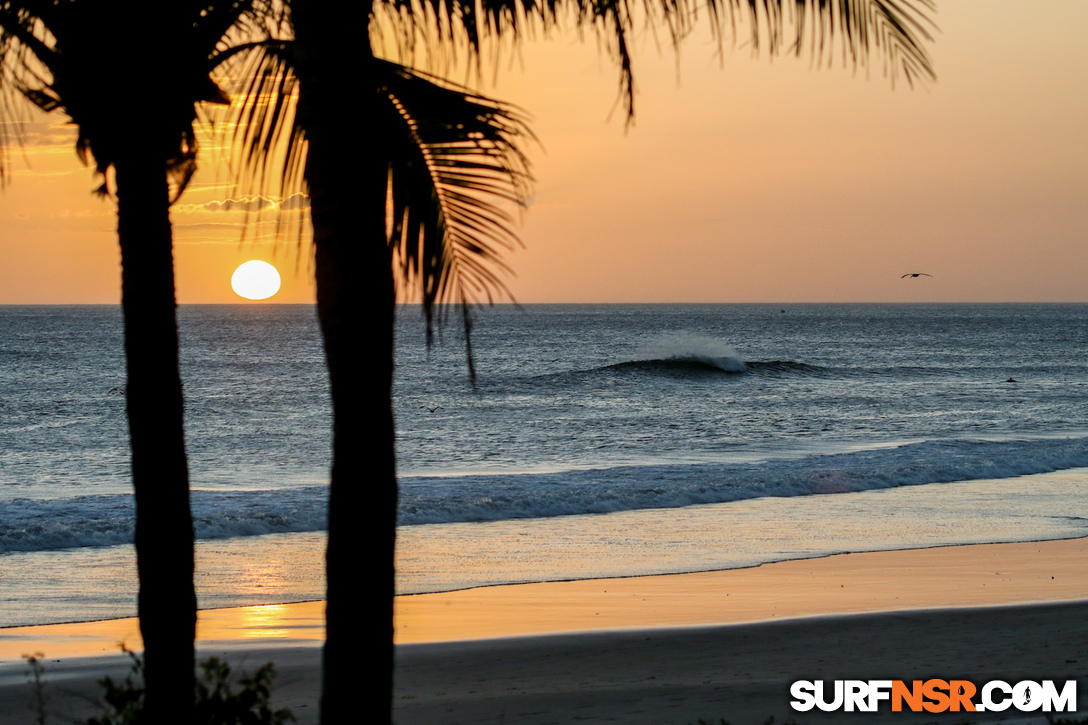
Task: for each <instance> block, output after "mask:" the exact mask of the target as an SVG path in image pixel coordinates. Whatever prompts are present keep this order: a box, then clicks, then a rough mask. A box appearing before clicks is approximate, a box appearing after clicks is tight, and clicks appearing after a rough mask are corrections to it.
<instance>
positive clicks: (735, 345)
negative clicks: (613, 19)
mask: <svg viewBox="0 0 1088 725" xmlns="http://www.w3.org/2000/svg"><path fill="white" fill-rule="evenodd" d="M179 321H180V331H181V337H182V376H183V380H184V384H185V394H186V415H187V419H186V429H187V447H188V453H189V463H190V469H191V480H192V486H193V508H194V518H195V526H196V533H197V537H198V540H199V541H198V569H199V572H198V588H199V597H200V602H201V606H204V607H208V606H228V605H238V604H252V603H264V602H277V601H279V602H282V601H298V600H303V599H314V598H320V597H321V595H322V593H323V581H322V574H321V565H322V557H321V550H322V547H323V533H322V529H323V525H324V515H325V511H324V498H325V482H326V479H327V474H326V469H327V466H328V462H329V461H328V459H329V434H328V430H329V425H330V415H329V405H328V387H327V382H326V380H325V374H324V368H323V359H322V353H321V345H320V335H319V332H318V329H317V326H316V321H315V319H314V312H313V309H312V308H311V307H309V306H291V305H253V306H246V305H234V306H185V307H182V308H180V310H179ZM364 342H365V341H364ZM363 349H364V350H365V349H366V348H365V345H364V346H363ZM473 350H474V354H475V363H476V368H477V380H476V382H475V384H473V383H472V381H470V379H469V376H468V373H467V367H466V363H465V349H464V344H463V340H462V339H461V336H460V331H459V325H458V324H456V320H451V324H449V325H448V326H446V327H445V328H443V329H442V330H441V331H440V335H439V339H438V341H437V343H436V344H435V345H433V346H432V347H430V348H428V347H427V346H426V344H425V335H424V327H423V323H422V320H421V316H420V313H419V310H418V309H417V308H414V307H404V308H402V309H401V310H399V317H398V330H397V365H398V367H397V373H396V380H395V390H394V398H395V406H396V425H397V455H398V466H399V471H400V475H401V504H400V523H401V528H400V534H399V561H398V568H399V575H398V576H399V579H398V588H399V589H400V591H402V592H421V591H437V590H446V589H455V588H463V587H468V586H477V585H482V584H493V583H500V582H514V581H533V580H543V579H571V578H583V577H600V576H618V575H638V574H650V573H666V572H680V571H699V570H707V569H715V568H725V567H732V566H750V565H753V564H758V563H763V562H768V561H777V560H783V559H790V558H802V557H810V556H823V555H827V554H830V553H835V552H840V551H867V550H880V549H894V548H911V547H917V546H939V545H950V544H959V543H972V542H989V541H1026V540H1036V539H1052V538H1066V537H1073V536H1082V535H1088V504H1086V503H1085V501H1088V496H1086V494H1088V421H1086V418H1085V413H1086V411H1088V355H1085V350H1088V305H785V306H783V305H528V306H524V307H520V308H519V307H514V306H498V307H494V308H486V309H481V310H479V311H478V313H477V315H476V325H475V328H474V334H473ZM361 354H366V353H365V352H363V353H361ZM124 384H125V375H124V361H123V358H122V331H121V318H120V311H119V309H118V308H116V307H97V306H75V307H39V306H35V307H13V306H8V307H0V581H2V582H3V586H2V588H0V626H10V625H17V624H29V623H42V622H56V621H72V620H80V619H94V618H101V617H111V616H128V615H131V614H132V613H133V612H134V608H135V605H134V592H135V574H134V565H133V560H132V548H131V536H132V530H131V529H132V502H131V496H130V484H129V482H128V450H127V432H126V428H125V418H124ZM359 521H360V525H365V521H366V512H365V511H360V512H359ZM360 559H361V561H365V556H361V557H360ZM361 574H365V569H364V568H363V566H362V565H361Z"/></svg>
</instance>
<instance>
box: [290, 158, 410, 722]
mask: <svg viewBox="0 0 1088 725" xmlns="http://www.w3.org/2000/svg"><path fill="white" fill-rule="evenodd" d="M354 176H355V178H358V170H356V173H355V175H354ZM324 178H326V179H327V178H328V177H324ZM345 180H346V179H345ZM314 191H315V192H317V193H315V194H314V195H313V197H312V201H311V203H312V204H313V206H312V209H311V211H312V214H313V221H314V236H315V244H316V270H317V290H318V291H317V308H318V317H319V319H320V322H321V330H322V333H323V335H324V338H325V357H326V362H327V365H328V369H329V380H330V383H331V390H332V406H333V463H332V477H331V481H330V486H329V519H328V532H329V534H328V536H329V538H328V550H327V560H326V573H327V587H328V590H327V594H326V609H325V624H326V640H325V651H324V663H323V664H324V669H323V676H322V695H321V722H322V723H325V724H326V725H332V724H333V723H344V722H363V721H365V722H382V721H388V720H387V719H386V718H387V717H388V713H389V712H390V707H391V697H392V687H393V679H392V675H393V555H394V549H395V539H396V504H397V481H396V470H395V462H394V461H395V453H394V448H393V412H392V399H391V396H392V379H393V314H394V307H393V300H394V296H393V286H392V277H391V274H390V259H389V253H388V248H387V247H386V245H385V240H384V230H380V231H381V235H380V236H378V235H375V234H374V233H373V232H374V230H373V229H371V230H370V232H371V233H369V234H367V235H366V236H365V237H362V238H360V235H359V233H358V232H357V231H355V232H353V231H352V226H351V225H350V224H348V223H347V222H348V221H349V218H348V217H349V216H350V217H351V220H352V221H354V222H355V223H358V222H359V221H362V220H364V219H366V218H367V217H368V216H372V215H371V214H369V213H364V214H361V215H359V216H358V217H356V216H355V215H354V214H350V215H349V214H348V213H347V212H348V211H349V210H350V209H352V207H351V206H340V207H339V209H336V208H328V207H325V206H324V204H325V203H328V202H329V201H330V199H328V197H327V196H326V195H325V194H323V193H321V192H319V191H317V190H316V189H315V190H314ZM331 196H334V197H335V196H339V194H336V193H332V194H331ZM379 198H380V197H379ZM380 218H381V217H379V219H380ZM360 351H361V352H360ZM360 587H361V590H362V592H364V593H365V600H360V598H359V596H358V592H359V591H360ZM360 661H362V662H365V664H364V665H361V666H360V664H359V663H360ZM360 667H361V668H362V669H360ZM360 710H362V713H366V715H365V717H364V716H363V715H362V713H360ZM349 714H350V715H353V716H355V717H349Z"/></svg>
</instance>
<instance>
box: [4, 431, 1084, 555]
mask: <svg viewBox="0 0 1088 725" xmlns="http://www.w3.org/2000/svg"><path fill="white" fill-rule="evenodd" d="M1080 467H1088V438H1060V439H1057V438H1055V439H1038V440H1013V441H978V440H946V441H926V442H921V443H912V444H908V445H903V446H899V447H895V448H878V449H873V450H865V451H858V452H853V453H841V454H835V455H811V456H803V457H796V458H785V459H783V458H779V459H774V460H768V461H763V462H758V463H747V464H740V463H694V464H657V465H628V466H614V467H609V468H601V469H589V470H576V471H564V472H558V473H517V474H509V473H498V474H490V475H463V476H447V477H422V476H406V477H403V478H402V479H401V482H400V485H401V502H400V524H401V525H413V524H429V523H453V522H476V521H498V520H504V519H514V518H545V517H550V516H563V515H571V514H587V513H606V512H612V511H627V510H635V509H645V508H674V507H680V506H688V505H692V504H704V503H722V502H727V501H736V500H741V499H751V498H759V497H763V496H807V495H814V494H827V493H845V492H855V491H864V490H871V489H882V488H893V487H896V486H912V485H920V484H929V483H949V482H953V481H966V480H977V479H987V478H1010V477H1015V476H1022V475H1030V474H1036V473H1045V472H1050V471H1059V470H1065V469H1069V468H1080ZM325 493H326V491H325V488H324V487H323V486H308V487H302V488H294V489H286V490H283V489H281V490H275V491H245V492H244V493H240V492H222V491H195V492H194V493H193V515H194V525H195V528H196V535H197V538H200V539H219V538H231V537H243V536H255V535H260V534H268V533H278V532H304V531H320V530H323V529H324V526H325ZM364 515H365V514H364V512H360V516H361V517H362V516H364ZM131 540H132V501H131V497H130V496H127V495H119V494H113V495H102V496H80V497H75V498H71V499H48V500H32V499H15V500H13V501H11V502H10V503H9V504H7V505H6V506H5V507H4V510H3V512H2V514H0V553H3V552H11V551H50V550H58V549H66V548H73V547H85V546H111V545H115V544H122V543H128V542H131Z"/></svg>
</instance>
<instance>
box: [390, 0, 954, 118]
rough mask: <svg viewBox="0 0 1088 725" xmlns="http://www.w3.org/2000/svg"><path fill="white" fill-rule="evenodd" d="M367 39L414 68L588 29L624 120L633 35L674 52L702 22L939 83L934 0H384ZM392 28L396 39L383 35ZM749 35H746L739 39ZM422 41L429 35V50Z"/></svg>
mask: <svg viewBox="0 0 1088 725" xmlns="http://www.w3.org/2000/svg"><path fill="white" fill-rule="evenodd" d="M374 7H375V13H376V17H377V20H376V21H375V22H372V24H371V25H372V33H373V34H374V35H376V36H377V38H378V39H379V40H380V39H381V38H382V37H383V35H384V34H391V35H392V36H393V42H394V46H395V47H394V48H393V50H394V51H395V52H396V53H397V57H398V59H399V60H401V61H403V62H406V63H410V64H412V63H414V60H413V59H414V56H415V54H416V53H417V52H418V50H419V48H420V46H422V47H423V48H424V49H426V50H427V51H428V52H434V51H435V49H434V48H433V47H432V46H434V45H443V44H444V45H445V46H446V47H448V48H450V51H449V52H450V53H455V52H456V51H455V50H454V49H456V48H458V47H461V46H463V47H464V48H465V49H467V51H468V52H469V53H470V54H472V55H473V56H474V57H476V58H477V59H478V57H479V54H480V52H481V49H482V48H483V46H484V44H485V43H486V42H488V41H496V42H500V43H501V42H509V43H513V44H516V43H518V42H520V41H523V40H526V39H528V38H531V37H534V36H535V35H536V34H537V33H547V32H549V30H550V29H551V28H555V27H558V26H561V25H563V24H565V23H566V22H569V21H570V19H571V18H573V24H574V26H575V28H576V29H578V30H579V31H581V30H584V29H588V30H590V31H591V32H593V33H594V34H595V35H596V36H597V39H598V41H599V42H600V43H601V47H602V48H603V49H604V50H605V52H606V53H607V54H608V55H609V56H610V57H611V58H612V59H613V61H614V62H615V63H616V64H617V66H618V68H619V73H620V89H619V91H620V99H621V102H622V104H623V106H624V109H625V111H626V113H627V115H628V119H629V120H630V118H631V116H633V114H634V98H635V86H634V70H633V68H634V65H633V60H632V48H631V42H630V38H631V35H632V33H634V32H635V31H636V29H637V28H639V27H640V26H645V27H646V28H648V29H651V30H656V29H657V28H664V29H665V30H666V32H667V33H668V35H669V37H670V39H671V41H672V43H673V45H674V47H678V46H679V45H680V43H681V42H682V41H683V40H684V39H685V38H686V37H688V36H689V35H690V34H691V33H692V32H694V30H695V29H696V25H697V22H698V21H699V19H700V17H701V16H705V17H706V21H707V23H708V30H709V32H710V34H711V37H712V38H713V39H714V40H715V42H717V43H718V45H719V47H721V46H724V44H725V43H726V42H727V41H728V42H730V43H732V44H733V45H734V46H735V45H736V44H737V43H738V42H739V41H744V42H746V43H747V44H748V45H749V46H750V47H751V49H752V52H753V53H759V52H760V50H761V49H763V48H764V47H766V49H767V52H768V53H769V54H770V55H772V56H773V55H776V54H779V53H782V52H784V51H785V52H792V53H794V54H796V55H801V54H802V53H803V52H804V51H805V49H808V51H809V53H810V54H811V55H812V57H813V58H814V60H815V61H816V65H817V66H820V65H825V64H829V63H830V62H831V61H832V60H833V59H834V57H835V55H836V54H837V53H841V55H842V59H843V62H844V63H846V64H848V65H851V66H852V67H854V68H858V67H866V68H867V67H868V64H869V62H870V58H871V57H872V56H877V57H879V58H880V59H881V60H882V62H883V69H884V73H885V75H887V76H888V77H889V79H890V80H891V82H892V83H893V84H894V83H895V81H896V79H897V78H899V77H900V76H902V77H903V78H905V80H906V81H907V83H908V84H910V85H912V86H913V85H914V83H915V82H916V81H921V82H926V81H930V80H933V79H934V78H935V75H934V71H933V63H932V59H931V58H930V56H929V53H928V51H927V50H926V48H925V43H927V42H930V41H932V40H933V36H932V34H931V32H930V31H931V29H932V28H933V23H932V20H931V15H932V14H934V13H935V11H936V6H935V4H934V1H933V0H706V1H705V2H703V1H702V0H645V1H644V2H642V3H637V2H632V0H571V2H566V3H564V2H561V0H386V1H385V2H381V3H375V6H374ZM388 25H393V26H395V27H396V28H397V30H396V31H395V32H392V33H383V28H384V27H385V26H388ZM745 29H747V32H745ZM420 38H430V39H432V41H431V42H430V43H428V42H426V40H423V41H420V40H419V39H420Z"/></svg>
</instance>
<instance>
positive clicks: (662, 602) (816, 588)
mask: <svg viewBox="0 0 1088 725" xmlns="http://www.w3.org/2000/svg"><path fill="white" fill-rule="evenodd" d="M1086 562H1088V537H1082V538H1072V539H1056V540H1046V541H1033V542H1015V543H1000V544H964V545H936V546H933V547H928V548H923V549H900V550H892V551H874V552H860V553H842V554H832V555H821V556H817V557H811V558H807V559H792V560H788V561H780V562H774V563H771V564H761V565H757V566H750V567H742V568H736V569H723V570H713V571H705V572H692V573H678V574H652V575H646V576H635V577H616V578H600V579H574V580H565V581H554V582H536V583H527V584H500V585H487V586H481V587H473V588H468V589H458V590H453V591H445V592H435V593H426V594H403V595H398V596H397V598H396V604H395V616H394V622H395V640H396V642H397V643H398V644H412V643H421V642H449V641H457V640H475V639H491V638H498V637H518V636H532V635H538V634H549V633H576V632H585V631H595V630H613V629H656V628H662V627H675V626H708V625H722V624H743V623H754V622H761V621H776V620H783V619H793V618H804V617H813V616H825V615H849V614H861V613H874V612H894V611H911V610H928V609H947V608H964V607H988V606H990V607H992V606H1006V605H1019V604H1033V603H1057V602H1073V601H1079V600H1088V563H1086ZM726 600H728V601H726ZM323 638H324V601H323V600H314V601H304V602H291V603H283V604H261V605H252V606H244V607H223V608H216V609H202V610H200V611H199V613H198V620H197V642H198V645H199V644H200V643H217V644H223V643H227V642H233V643H235V645H236V646H241V647H245V646H251V645H255V644H258V643H260V644H262V645H266V646H267V645H271V646H276V645H277V644H284V645H287V644H290V643H308V642H309V643H312V642H315V641H316V642H320V641H321V640H322V639H323ZM121 642H124V643H126V646H129V647H130V648H135V649H139V647H140V644H139V628H138V620H137V619H136V618H134V617H129V618H120V619H103V620H95V621H89V622H67V623H58V624H42V625H29V626H15V627H5V628H0V663H7V662H11V661H20V660H21V659H22V655H23V654H29V653H32V652H37V651H42V652H45V653H46V654H47V655H48V656H50V657H78V656H92V655H106V654H110V653H113V652H117V651H118V646H119V643H121ZM53 653H55V654H53Z"/></svg>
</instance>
